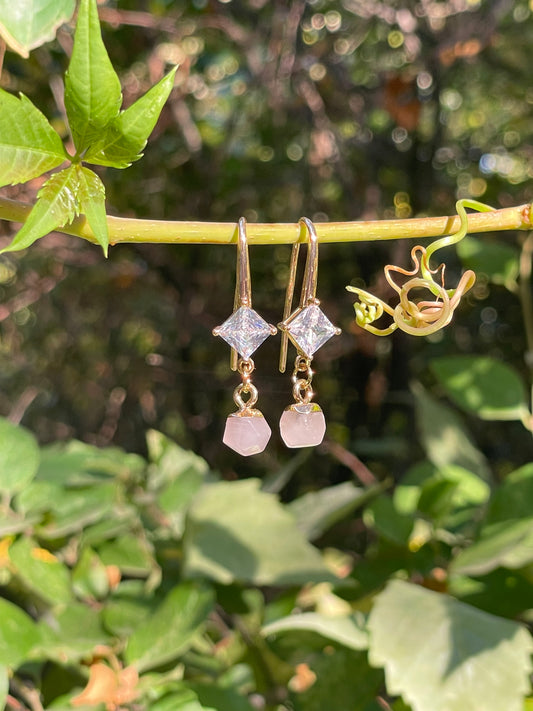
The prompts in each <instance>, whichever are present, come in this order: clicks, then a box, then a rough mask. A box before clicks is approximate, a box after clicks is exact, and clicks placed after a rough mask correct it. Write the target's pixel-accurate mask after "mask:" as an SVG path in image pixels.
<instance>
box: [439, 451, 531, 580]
mask: <svg viewBox="0 0 533 711" xmlns="http://www.w3.org/2000/svg"><path fill="white" fill-rule="evenodd" d="M532 501H533V464H526V465H525V466H523V467H520V469H517V470H516V471H514V472H512V473H511V474H509V475H508V476H507V477H506V478H505V480H504V482H503V484H502V485H501V486H500V487H499V488H498V489H496V491H495V492H494V495H493V497H492V499H491V501H490V506H489V510H488V513H487V517H486V520H485V523H484V525H483V526H482V528H481V531H480V533H479V539H478V540H477V541H476V542H475V543H473V544H472V545H471V546H469V547H468V548H466V549H465V550H463V551H461V553H459V554H458V555H457V556H456V558H455V560H454V561H453V563H452V568H451V569H452V571H453V572H454V573H456V574H466V575H484V574H486V573H488V572H490V571H491V570H494V569H495V568H497V567H500V566H501V567H505V568H521V567H522V566H524V565H527V564H528V563H530V562H532V561H533V511H532V508H531V502H532Z"/></svg>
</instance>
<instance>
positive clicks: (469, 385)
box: [431, 355, 528, 420]
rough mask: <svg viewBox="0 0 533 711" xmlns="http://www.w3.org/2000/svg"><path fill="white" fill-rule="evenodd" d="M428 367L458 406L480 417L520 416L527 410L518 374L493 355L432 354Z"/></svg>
mask: <svg viewBox="0 0 533 711" xmlns="http://www.w3.org/2000/svg"><path fill="white" fill-rule="evenodd" d="M431 370H432V371H433V373H434V374H435V376H436V377H437V379H438V381H439V383H440V384H441V385H442V386H443V387H444V388H445V390H446V393H447V394H448V395H449V396H450V397H451V399H452V400H453V401H454V402H455V403H456V404H457V405H459V407H462V408H463V409H465V410H467V411H468V412H473V413H474V414H476V415H477V416H478V417H481V419H483V420H521V419H522V418H523V417H524V415H527V413H528V409H527V401H526V394H525V388H524V384H523V382H522V380H521V378H520V376H519V375H518V374H517V373H516V372H515V371H514V370H513V369H512V368H510V367H509V366H508V365H505V364H504V363H500V362H499V361H497V360H495V359H494V358H489V357H486V356H469V355H464V356H460V355H458V356H448V357H445V358H436V359H435V360H433V361H432V362H431Z"/></svg>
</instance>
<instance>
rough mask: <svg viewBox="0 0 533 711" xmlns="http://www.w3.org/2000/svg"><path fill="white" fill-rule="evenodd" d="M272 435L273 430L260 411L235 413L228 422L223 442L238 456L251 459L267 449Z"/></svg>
mask: <svg viewBox="0 0 533 711" xmlns="http://www.w3.org/2000/svg"><path fill="white" fill-rule="evenodd" d="M252 412H253V414H252ZM271 434H272V430H271V429H270V427H269V426H268V423H267V421H266V420H265V418H264V417H263V415H262V414H261V413H260V412H259V410H253V411H249V413H247V414H241V413H240V412H233V413H232V414H231V415H229V416H228V418H227V420H226V428H225V429H224V437H223V438H222V441H223V442H224V444H225V445H226V446H228V447H230V449H233V450H234V451H235V452H237V454H241V455H242V456H243V457H249V456H250V455H251V454H259V453H260V452H262V451H263V450H264V449H265V447H266V446H267V444H268V440H269V439H270V435H271Z"/></svg>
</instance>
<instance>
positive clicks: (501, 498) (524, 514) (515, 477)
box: [487, 463, 533, 523]
mask: <svg viewBox="0 0 533 711" xmlns="http://www.w3.org/2000/svg"><path fill="white" fill-rule="evenodd" d="M531 502H533V463H530V464H525V465H524V466H523V467H520V468H519V469H516V470H515V471H514V472H511V473H510V474H508V475H507V476H506V477H505V479H504V481H503V483H502V484H501V485H500V486H499V488H498V489H496V490H495V492H494V494H493V496H492V499H491V502H490V507H489V511H488V514H487V523H496V522H498V521H508V520H511V519H517V518H529V517H532V516H533V509H532V506H531Z"/></svg>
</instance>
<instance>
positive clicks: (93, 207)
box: [78, 167, 109, 257]
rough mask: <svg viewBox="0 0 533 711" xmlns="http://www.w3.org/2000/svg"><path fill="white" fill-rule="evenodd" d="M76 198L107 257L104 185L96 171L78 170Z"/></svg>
mask: <svg viewBox="0 0 533 711" xmlns="http://www.w3.org/2000/svg"><path fill="white" fill-rule="evenodd" d="M78 175H79V188H78V199H79V205H80V208H79V209H80V212H81V213H83V214H84V215H85V217H86V218H87V222H88V223H89V226H90V228H91V230H92V231H93V233H94V236H95V237H96V240H97V242H98V244H99V245H100V246H101V247H102V249H103V250H104V254H105V256H106V257H107V250H108V247H109V230H108V227H107V215H106V211H105V187H104V184H103V183H102V181H101V180H100V178H99V177H98V176H97V175H96V173H95V172H94V171H92V170H89V168H85V167H81V168H80V170H79V173H78Z"/></svg>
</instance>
